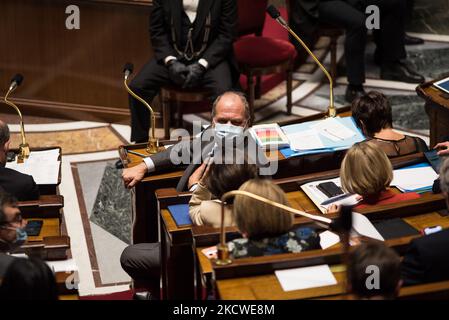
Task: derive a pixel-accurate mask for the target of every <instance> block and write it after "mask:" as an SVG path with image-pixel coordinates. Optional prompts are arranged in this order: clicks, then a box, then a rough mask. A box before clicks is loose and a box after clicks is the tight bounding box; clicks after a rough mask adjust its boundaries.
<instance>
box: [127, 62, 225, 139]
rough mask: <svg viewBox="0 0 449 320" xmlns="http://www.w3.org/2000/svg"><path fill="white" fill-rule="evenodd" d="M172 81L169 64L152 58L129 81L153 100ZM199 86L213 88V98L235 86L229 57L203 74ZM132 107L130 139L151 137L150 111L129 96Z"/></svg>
mask: <svg viewBox="0 0 449 320" xmlns="http://www.w3.org/2000/svg"><path fill="white" fill-rule="evenodd" d="M168 84H171V81H170V79H169V75H168V69H167V67H166V66H164V65H161V64H159V63H157V61H156V60H155V59H152V60H150V62H148V63H147V64H146V65H144V67H143V68H142V70H140V72H139V73H138V74H137V75H136V76H135V77H134V79H133V80H132V81H131V83H130V88H131V89H132V90H133V91H134V92H135V93H136V94H137V95H139V96H141V97H142V98H143V99H144V100H145V101H147V102H148V103H151V102H152V101H153V99H154V97H155V96H156V95H157V94H158V92H159V88H160V87H161V86H164V85H168ZM200 87H202V88H204V89H206V90H209V91H210V92H211V95H212V96H211V99H215V98H216V97H217V96H219V95H220V94H222V93H223V92H225V91H228V90H230V89H231V88H232V78H231V71H230V67H229V64H228V62H227V61H223V62H221V63H220V64H218V65H217V66H215V67H214V68H209V69H208V70H207V71H206V73H205V74H204V76H203V79H202V81H201V84H200ZM129 107H130V111H131V141H135V142H146V141H148V132H149V129H150V112H149V111H148V109H147V108H146V107H145V106H144V105H143V104H142V103H141V102H139V101H138V100H137V99H135V98H133V97H131V96H129Z"/></svg>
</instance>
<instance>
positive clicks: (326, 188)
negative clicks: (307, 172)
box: [316, 181, 344, 198]
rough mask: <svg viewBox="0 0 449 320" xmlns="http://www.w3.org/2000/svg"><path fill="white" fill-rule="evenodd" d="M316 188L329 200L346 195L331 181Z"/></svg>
mask: <svg viewBox="0 0 449 320" xmlns="http://www.w3.org/2000/svg"><path fill="white" fill-rule="evenodd" d="M316 187H317V188H318V190H320V191H321V192H322V193H324V194H325V195H326V196H327V197H328V198H332V197H335V196H338V195H341V194H343V193H344V192H343V190H341V188H340V187H339V186H337V185H336V184H335V183H334V182H331V181H329V182H323V183H320V184H318V185H317V186H316Z"/></svg>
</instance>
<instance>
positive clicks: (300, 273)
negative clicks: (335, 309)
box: [274, 265, 337, 291]
mask: <svg viewBox="0 0 449 320" xmlns="http://www.w3.org/2000/svg"><path fill="white" fill-rule="evenodd" d="M274 273H275V274H276V277H277V279H278V281H279V283H280V284H281V287H282V289H283V290H284V291H293V290H302V289H309V288H317V287H325V286H332V285H335V284H337V279H335V277H334V275H333V274H332V272H331V269H330V268H329V266H328V265H320V266H313V267H305V268H295V269H288V270H277V271H275V272H274Z"/></svg>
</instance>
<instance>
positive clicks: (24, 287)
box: [0, 258, 58, 301]
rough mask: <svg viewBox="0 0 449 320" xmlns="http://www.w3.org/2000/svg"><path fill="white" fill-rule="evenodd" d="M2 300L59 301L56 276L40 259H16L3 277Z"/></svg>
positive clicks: (0, 298)
mask: <svg viewBox="0 0 449 320" xmlns="http://www.w3.org/2000/svg"><path fill="white" fill-rule="evenodd" d="M0 300H45V301H54V300H58V289H57V286H56V279H55V276H54V275H53V272H52V271H51V269H50V268H49V267H48V265H47V264H46V263H45V262H44V261H42V260H40V259H35V258H28V259H24V258H17V259H14V261H13V262H12V263H11V264H10V266H9V268H8V270H7V271H6V273H5V275H4V277H3V281H2V284H1V286H0Z"/></svg>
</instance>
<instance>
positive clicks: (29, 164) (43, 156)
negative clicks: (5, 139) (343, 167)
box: [6, 149, 60, 185]
mask: <svg viewBox="0 0 449 320" xmlns="http://www.w3.org/2000/svg"><path fill="white" fill-rule="evenodd" d="M58 158H59V149H51V150H44V151H31V153H30V156H29V158H28V159H26V160H25V162H24V163H17V162H16V161H13V162H8V163H7V164H6V167H7V168H10V169H13V170H16V171H19V172H21V173H24V174H28V175H30V176H32V177H33V179H34V181H35V182H36V184H40V185H43V184H57V183H58V177H59V168H60V161H59V160H58Z"/></svg>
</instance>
